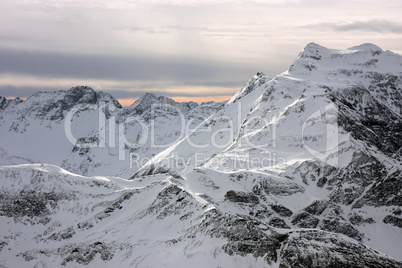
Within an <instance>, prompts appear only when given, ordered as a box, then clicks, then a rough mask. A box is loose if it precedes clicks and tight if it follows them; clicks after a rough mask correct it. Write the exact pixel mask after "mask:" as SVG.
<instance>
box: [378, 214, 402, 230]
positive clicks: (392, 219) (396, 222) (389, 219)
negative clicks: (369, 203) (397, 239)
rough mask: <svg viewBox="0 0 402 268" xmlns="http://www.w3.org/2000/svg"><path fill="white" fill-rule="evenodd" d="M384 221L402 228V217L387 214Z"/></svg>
mask: <svg viewBox="0 0 402 268" xmlns="http://www.w3.org/2000/svg"><path fill="white" fill-rule="evenodd" d="M382 221H383V222H384V223H388V224H392V225H393V226H396V227H399V228H402V218H398V217H395V216H392V215H387V216H385V218H384V219H383V220H382Z"/></svg>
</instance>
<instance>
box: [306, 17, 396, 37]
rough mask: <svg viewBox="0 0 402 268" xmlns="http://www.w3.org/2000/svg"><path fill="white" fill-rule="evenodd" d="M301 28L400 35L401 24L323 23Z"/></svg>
mask: <svg viewBox="0 0 402 268" xmlns="http://www.w3.org/2000/svg"><path fill="white" fill-rule="evenodd" d="M302 28H309V29H319V30H326V29H332V30H334V31H339V32H345V31H366V32H379V33H385V32H387V33H396V34H402V24H400V23H397V22H394V21H389V20H381V19H377V20H368V21H355V22H350V23H331V22H323V23H317V24H310V25H305V26H302Z"/></svg>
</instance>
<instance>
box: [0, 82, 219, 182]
mask: <svg viewBox="0 0 402 268" xmlns="http://www.w3.org/2000/svg"><path fill="white" fill-rule="evenodd" d="M222 105H223V104H222V103H209V104H204V105H200V106H198V105H197V104H196V103H178V102H175V101H173V100H172V99H170V98H167V97H163V96H159V97H157V96H155V95H153V94H151V93H147V94H145V95H144V96H143V97H141V98H140V99H138V100H137V101H136V102H135V103H134V104H132V105H131V106H129V107H124V108H123V107H121V105H120V104H119V103H118V101H117V100H116V99H114V98H113V97H112V96H111V95H109V94H107V93H103V92H96V91H94V90H93V89H91V88H89V87H85V86H84V87H83V86H78V87H74V88H71V89H70V90H67V91H54V92H38V93H36V94H34V95H32V96H31V97H30V98H28V99H27V100H26V101H22V100H20V99H18V98H17V99H15V100H7V99H5V98H1V99H0V136H1V137H2V139H1V140H0V165H10V164H26V163H48V164H54V165H57V166H60V167H63V168H65V169H67V170H69V171H71V172H74V173H77V174H81V175H91V176H92V175H106V176H121V177H129V176H131V175H132V174H133V173H134V172H135V171H136V170H137V169H138V168H139V167H140V164H142V163H145V162H146V161H147V160H148V159H149V158H151V157H153V156H154V155H155V154H157V153H159V152H160V151H162V150H164V149H165V148H167V147H168V146H169V144H171V143H173V142H175V141H176V140H178V139H180V137H181V136H184V135H185V133H184V131H181V130H182V129H184V126H185V125H186V124H187V123H189V124H190V128H195V127H196V126H197V125H198V124H200V123H201V122H202V121H204V119H205V118H207V117H208V116H210V115H211V114H212V113H214V112H215V111H216V110H218V109H220V107H222ZM151 135H152V136H151ZM139 139H140V140H139Z"/></svg>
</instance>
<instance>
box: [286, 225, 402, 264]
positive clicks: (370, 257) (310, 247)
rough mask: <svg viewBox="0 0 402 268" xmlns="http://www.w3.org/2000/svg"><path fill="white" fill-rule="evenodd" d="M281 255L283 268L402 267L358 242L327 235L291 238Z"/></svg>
mask: <svg viewBox="0 0 402 268" xmlns="http://www.w3.org/2000/svg"><path fill="white" fill-rule="evenodd" d="M284 244H285V245H284V246H283V249H282V251H281V263H280V264H279V267H280V268H340V267H342V268H378V267H388V268H391V267H392V268H397V267H401V263H400V262H397V261H395V260H393V259H391V258H386V257H385V256H384V255H379V254H378V252H376V251H375V250H373V249H370V248H367V247H366V246H364V245H363V244H360V243H358V242H353V241H348V240H345V239H344V238H342V237H339V235H334V234H331V233H327V232H323V231H315V230H312V231H301V232H297V233H295V234H292V235H290V236H289V238H288V239H287V240H286V241H285V242H284Z"/></svg>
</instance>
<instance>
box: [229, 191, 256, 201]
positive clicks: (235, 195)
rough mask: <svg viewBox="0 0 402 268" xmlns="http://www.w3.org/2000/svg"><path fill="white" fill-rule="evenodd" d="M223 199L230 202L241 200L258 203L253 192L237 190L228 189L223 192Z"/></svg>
mask: <svg viewBox="0 0 402 268" xmlns="http://www.w3.org/2000/svg"><path fill="white" fill-rule="evenodd" d="M225 199H227V200H229V201H231V202H235V203H238V202H242V203H253V204H257V203H259V199H258V197H257V196H256V195H255V194H253V193H246V192H239V191H233V190H230V191H228V192H227V193H226V194H225Z"/></svg>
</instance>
